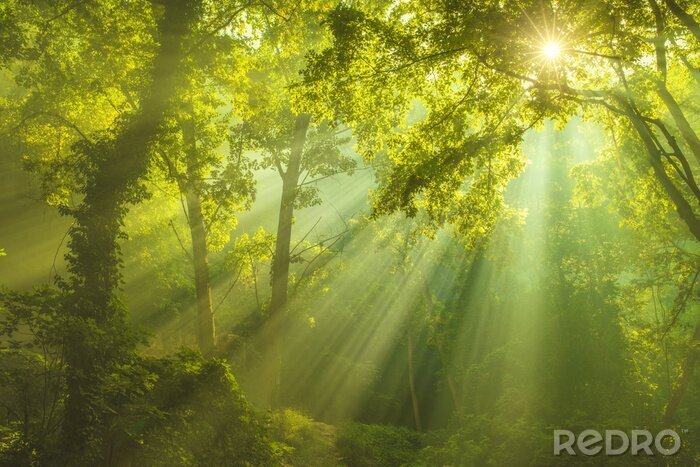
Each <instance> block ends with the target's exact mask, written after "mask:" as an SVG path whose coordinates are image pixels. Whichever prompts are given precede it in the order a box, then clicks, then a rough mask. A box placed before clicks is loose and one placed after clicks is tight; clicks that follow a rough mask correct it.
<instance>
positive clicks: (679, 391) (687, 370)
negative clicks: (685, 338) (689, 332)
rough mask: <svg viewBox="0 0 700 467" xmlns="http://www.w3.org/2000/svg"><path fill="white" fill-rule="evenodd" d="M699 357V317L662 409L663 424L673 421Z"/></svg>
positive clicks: (667, 424) (666, 424)
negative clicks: (679, 372) (677, 375)
mask: <svg viewBox="0 0 700 467" xmlns="http://www.w3.org/2000/svg"><path fill="white" fill-rule="evenodd" d="M699 358H700V319H698V322H697V323H696V324H695V331H694V332H693V336H692V337H691V338H690V348H689V349H688V354H687V355H686V357H685V361H684V362H683V365H682V367H681V375H680V377H679V378H678V382H677V384H676V385H675V386H674V388H673V391H672V392H671V397H670V399H669V401H668V404H667V405H666V410H665V411H664V417H663V424H664V426H669V425H670V424H671V422H672V421H673V417H674V416H675V415H676V412H677V411H678V407H679V406H680V404H681V400H682V399H683V395H684V394H685V391H686V389H688V385H689V384H690V380H691V378H692V377H693V371H694V370H695V366H696V365H697V363H698V359H699Z"/></svg>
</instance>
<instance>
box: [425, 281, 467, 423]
mask: <svg viewBox="0 0 700 467" xmlns="http://www.w3.org/2000/svg"><path fill="white" fill-rule="evenodd" d="M423 296H424V297H425V304H426V306H427V307H428V314H429V315H430V316H431V317H435V304H434V303H433V295H432V294H431V293H430V287H429V286H428V281H427V280H424V281H423ZM435 347H436V348H437V351H438V355H439V356H440V363H441V364H442V369H443V371H444V372H445V379H446V380H447V389H448V390H449V391H450V396H451V397H452V403H453V404H454V406H455V410H456V411H457V412H458V413H459V411H460V409H461V407H462V405H461V404H460V403H459V396H458V392H457V384H456V383H455V380H454V378H453V377H452V372H451V371H450V366H449V362H448V361H447V356H446V355H445V350H444V349H443V348H442V345H441V344H440V343H439V342H436V344H435Z"/></svg>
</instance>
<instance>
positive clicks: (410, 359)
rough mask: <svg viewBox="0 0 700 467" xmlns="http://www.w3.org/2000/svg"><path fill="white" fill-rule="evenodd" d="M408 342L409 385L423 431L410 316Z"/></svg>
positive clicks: (418, 423) (418, 425) (415, 419)
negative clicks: (417, 392)
mask: <svg viewBox="0 0 700 467" xmlns="http://www.w3.org/2000/svg"><path fill="white" fill-rule="evenodd" d="M406 334H407V336H406V341H407V342H406V344H407V347H408V354H407V357H408V387H409V390H410V391H411V407H412V408H413V421H414V422H415V424H416V431H419V432H420V431H423V426H422V423H421V419H420V407H419V405H418V394H416V383H415V376H414V374H413V320H412V319H410V318H409V322H408V331H407V333H406Z"/></svg>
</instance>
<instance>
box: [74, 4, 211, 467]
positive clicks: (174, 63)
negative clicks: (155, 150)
mask: <svg viewBox="0 0 700 467" xmlns="http://www.w3.org/2000/svg"><path fill="white" fill-rule="evenodd" d="M196 4H197V0H190V1H183V2H165V3H164V14H163V16H162V17H161V18H160V21H159V24H158V32H159V33H160V37H159V39H160V47H159V48H158V50H157V52H156V55H155V58H154V61H153V67H152V69H151V73H150V77H151V80H150V84H149V85H148V86H147V87H146V88H145V89H144V92H143V93H142V101H141V108H140V111H139V112H137V113H135V114H133V115H132V116H131V118H130V119H128V120H125V121H124V122H123V123H121V124H120V125H119V126H118V127H117V134H116V135H115V136H113V137H109V138H102V139H100V140H98V142H97V143H95V144H93V145H91V146H90V147H89V148H88V149H87V150H86V152H87V154H88V155H89V156H90V157H91V158H93V159H94V160H93V164H92V166H91V168H90V169H89V170H86V173H85V174H84V175H85V177H86V183H85V186H84V189H83V195H84V196H83V199H82V202H81V204H80V205H79V206H78V208H76V209H75V210H74V211H72V212H71V214H72V215H73V216H74V217H75V223H74V226H73V227H72V228H71V230H70V242H69V249H70V251H69V254H68V255H67V260H68V263H69V272H70V274H71V277H70V280H69V282H68V283H67V284H66V286H65V287H66V289H67V291H68V298H67V301H66V314H67V327H68V329H67V333H68V335H67V336H66V340H65V343H66V345H65V361H66V363H67V369H66V389H67V398H66V401H65V415H64V418H63V422H62V431H63V456H64V458H63V459H62V462H63V464H64V465H99V464H100V463H101V461H102V459H103V456H104V455H105V452H104V451H103V449H104V447H105V443H104V436H105V433H106V430H107V429H108V424H109V417H110V410H109V408H105V407H104V401H105V397H109V395H108V394H106V392H107V389H106V386H105V381H106V380H107V379H108V378H109V376H110V375H111V374H113V373H114V372H117V371H118V368H119V365H120V364H123V363H125V362H128V361H129V359H130V358H131V356H132V352H133V349H134V347H135V344H136V339H134V338H133V336H132V335H131V332H130V330H129V325H128V323H127V321H126V319H125V312H124V309H123V307H122V306H121V305H120V304H119V300H118V299H117V297H116V294H115V292H116V290H117V288H118V286H119V283H120V281H121V274H120V267H121V259H120V254H119V239H120V238H121V237H122V235H123V233H122V220H123V218H124V216H125V215H126V212H127V211H128V205H129V204H130V203H132V202H134V201H136V200H138V199H139V198H138V196H135V195H134V193H135V192H137V190H138V183H139V180H140V179H141V178H142V177H143V175H144V174H145V172H146V169H147V167H148V160H149V155H150V148H151V145H152V144H153V143H154V142H155V140H156V139H157V137H158V134H159V126H160V123H161V121H162V119H163V116H164V114H165V112H166V110H167V108H168V101H169V99H170V96H171V94H172V92H173V90H174V88H175V85H176V76H177V72H178V68H179V61H180V58H181V56H182V39H183V37H184V36H185V35H186V34H187V32H188V30H189V25H190V23H191V22H192V21H194V20H195V18H196V11H197V10H198V8H197V5H196Z"/></svg>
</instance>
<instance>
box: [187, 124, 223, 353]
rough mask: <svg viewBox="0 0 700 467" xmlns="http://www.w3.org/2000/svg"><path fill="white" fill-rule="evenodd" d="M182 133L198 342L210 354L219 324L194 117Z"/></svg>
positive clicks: (200, 347) (202, 350) (201, 349)
mask: <svg viewBox="0 0 700 467" xmlns="http://www.w3.org/2000/svg"><path fill="white" fill-rule="evenodd" d="M182 136H183V141H184V143H185V151H186V159H187V182H186V187H185V189H186V193H185V200H186V202H187V221H188V224H189V227H190V236H191V238H192V263H193V266H194V285H195V295H196V299H197V343H198V345H199V350H200V351H201V352H202V353H203V354H205V355H206V354H209V353H211V352H212V351H213V350H214V347H215V345H216V327H215V323H214V312H213V309H212V304H211V287H210V284H209V260H208V255H209V250H208V247H207V231H206V226H205V224H204V217H203V216H202V202H201V197H200V194H199V189H200V184H201V180H200V175H199V174H198V173H197V165H198V158H197V139H196V134H195V124H194V121H193V120H192V119H191V118H188V119H186V120H185V121H183V122H182Z"/></svg>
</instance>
